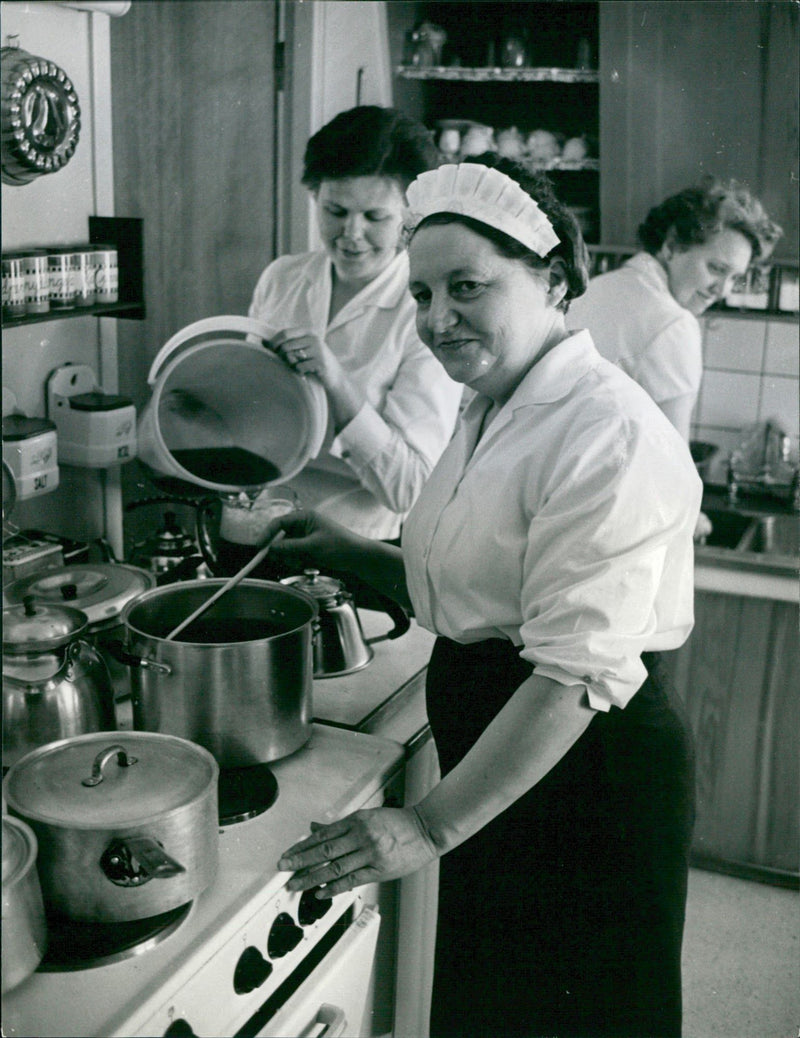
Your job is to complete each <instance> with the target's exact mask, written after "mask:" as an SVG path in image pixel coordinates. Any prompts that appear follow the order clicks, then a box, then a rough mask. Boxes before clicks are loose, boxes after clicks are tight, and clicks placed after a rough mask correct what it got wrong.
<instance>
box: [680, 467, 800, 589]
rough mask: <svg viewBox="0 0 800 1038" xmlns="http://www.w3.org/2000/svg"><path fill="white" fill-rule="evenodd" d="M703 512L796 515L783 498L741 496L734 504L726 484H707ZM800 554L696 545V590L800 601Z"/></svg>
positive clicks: (753, 515)
mask: <svg viewBox="0 0 800 1038" xmlns="http://www.w3.org/2000/svg"><path fill="white" fill-rule="evenodd" d="M702 508H703V511H704V512H707V511H717V512H730V513H736V514H739V515H745V516H749V517H752V518H754V519H757V518H760V517H763V516H767V515H795V516H797V513H796V512H793V511H792V509H791V508H790V507H789V506H788V505H787V504H785V503H784V502H782V501H780V500H777V499H771V498H766V497H763V498H762V497H751V496H748V497H741V498H740V499H739V500H738V501H737V502H736V503H735V504H731V502H730V501H729V500H728V495H727V491H726V488H725V487H717V486H706V487H705V489H704V492H703V504H702ZM797 521H798V522H800V516H797ZM799 569H800V562H799V561H798V559H797V558H787V557H786V556H783V555H780V556H771V555H768V554H764V553H761V552H750V551H737V550H733V549H730V548H717V547H711V546H708V545H702V544H697V545H695V590H697V591H717V592H720V593H722V594H732V595H742V596H744V597H747V598H771V599H776V600H778V601H783V602H798V601H800V581H799V580H798V570H799Z"/></svg>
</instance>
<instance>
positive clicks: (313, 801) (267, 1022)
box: [3, 725, 403, 1038]
mask: <svg viewBox="0 0 800 1038" xmlns="http://www.w3.org/2000/svg"><path fill="white" fill-rule="evenodd" d="M119 737H120V741H121V742H122V743H123V744H124V733H122V732H121V733H119ZM402 758H403V751H402V748H401V747H400V746H399V745H397V744H396V743H394V742H391V741H388V740H385V739H380V738H377V737H375V736H368V735H363V734H359V733H355V732H347V731H340V730H337V729H335V728H333V727H329V726H323V725H314V728H313V734H312V738H311V739H310V741H309V742H308V743H307V744H306V745H305V746H304V747H303V748H302V749H300V750H299V751H298V752H296V753H295V754H293V755H292V756H290V757H286V758H284V759H283V760H281V761H277V762H275V763H274V764H273V765H272V767H273V769H274V773H275V776H276V778H277V783H278V789H279V793H278V797H277V799H276V800H275V802H274V803H273V804H272V806H271V807H269V809H268V810H266V811H264V812H263V813H261V814H260V815H258V816H257V817H256V818H253V819H250V820H248V821H244V822H240V823H238V824H236V825H233V826H232V827H229V828H225V829H224V830H222V832H221V834H220V846H219V865H218V871H217V876H216V879H215V881H214V882H213V883H212V885H211V886H210V887H209V888H208V889H206V890H205V891H204V892H203V893H201V894H200V895H199V896H197V897H196V899H195V900H194V901H193V902H192V903H191V906H190V907H189V909H188V910H182V914H181V912H179V913H178V914H177V916H175V917H174V918H173V913H167V915H168V916H169V918H165V919H163V920H162V923H163V927H164V931H163V932H159V931H158V930H154V929H153V928H150V929H147V928H145V929H144V930H143V932H142V934H141V936H140V937H139V940H138V941H137V939H136V935H135V933H132V932H129V929H128V928H127V927H126V926H122V925H120V924H117V925H116V926H114V927H112V928H111V929H112V930H114V935H112V936H116V938H117V940H118V946H117V947H114V945H113V944H109V945H107V946H106V947H105V948H103V949H102V950H101V949H100V947H99V946H98V945H97V944H94V943H89V945H88V946H84V947H81V945H80V943H79V940H78V938H77V937H75V936H74V935H73V934H72V933H66V934H64V933H62V934H59V933H58V932H55V933H54V932H52V931H51V932H50V945H49V947H48V951H47V953H46V955H45V958H44V960H43V961H42V963H41V965H40V966H39V969H38V970H37V971H36V972H35V973H34V974H33V975H31V976H30V977H29V978H28V979H27V980H25V981H23V983H22V984H20V985H19V986H18V987H17V988H16V989H15V990H14V991H12V992H10V993H9V994H8V995H6V997H5V998H4V1012H3V1030H4V1033H5V1034H7V1035H34V1034H35V1035H37V1036H39V1038H46V1036H51V1035H74V1036H104V1038H113V1036H131V1038H133V1036H139V1035H141V1036H145V1035H146V1036H157V1035H179V1034H184V1035H189V1034H205V1035H215V1036H218V1038H224V1036H232V1035H235V1034H248V1035H264V1036H268V1035H274V1036H285V1035H288V1034H312V1033H315V1034H319V1033H325V1027H326V1026H327V1028H328V1031H327V1033H332V1034H335V1033H339V1034H348V1035H358V1034H364V1033H369V1021H368V1019H367V1020H366V1021H365V1019H364V1018H365V1016H368V1006H367V997H368V996H367V992H368V989H369V985H370V983H371V978H372V972H373V962H374V958H375V947H376V941H377V934H378V928H379V925H380V914H379V912H378V910H377V909H375V908H374V907H372V906H371V905H370V903H369V902H370V900H371V894H372V893H373V891H372V888H370V887H361V888H358V889H357V890H356V891H351V892H349V893H347V894H340V895H338V896H337V897H335V898H333V899H332V900H320V899H317V898H315V897H314V896H313V892H305V893H304V894H302V895H301V894H297V893H289V892H288V891H287V890H286V881H287V879H288V875H287V874H286V873H281V872H278V871H277V868H276V865H275V863H276V861H277V859H278V857H279V855H280V853H281V851H283V850H285V849H286V848H287V847H288V846H289V845H290V844H292V843H293V842H295V841H296V840H298V839H300V838H302V837H303V836H305V835H306V834H307V832H308V828H309V824H310V822H311V821H312V820H316V821H323V822H324V821H330V820H333V819H335V818H338V817H340V816H342V815H344V814H347V813H348V812H350V811H354V810H357V809H358V808H360V807H371V806H379V805H380V804H382V803H384V801H385V800H386V799H387V798H388V799H389V800H390V802H396V798H397V796H398V792H397V790H398V788H399V787H400V786H401V782H402V778H401V776H402V770H401V769H402V763H403V761H402ZM82 955H85V956H86V958H85V959H84V960H83V961H79V959H80V957H81V956H82ZM336 1028H338V1030H336Z"/></svg>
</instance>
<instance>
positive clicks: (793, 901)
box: [683, 869, 800, 1038]
mask: <svg viewBox="0 0 800 1038" xmlns="http://www.w3.org/2000/svg"><path fill="white" fill-rule="evenodd" d="M683 1035H684V1038H798V1036H800V895H798V893H797V891H794V890H786V889H783V888H780V887H773V886H768V885H766V884H763V883H754V882H751V881H748V880H742V879H734V878H733V877H731V876H724V875H721V874H719V873H715V872H706V871H704V870H701V869H692V870H691V872H690V874H689V900H688V904H687V909H686V931H685V936H684V943H683Z"/></svg>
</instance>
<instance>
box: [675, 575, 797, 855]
mask: <svg viewBox="0 0 800 1038" xmlns="http://www.w3.org/2000/svg"><path fill="white" fill-rule="evenodd" d="M797 635H798V607H797V606H796V605H794V604H792V603H788V602H776V601H772V600H769V599H760V598H745V597H743V596H737V595H724V594H717V593H714V592H703V591H698V592H697V593H696V595H695V628H694V630H693V632H692V634H691V636H690V638H689V640H688V641H687V643H686V644H685V645H684V646H683V647H682V648H681V649H679V650H678V651H677V652H676V653H674V654H673V660H672V664H673V669H674V675H675V680H676V684H677V686H678V690H679V692H680V694H681V696H682V698H683V700H684V702H685V703H686V707H687V711H688V714H689V718H690V721H691V725H692V729H693V731H694V736H695V743H696V752H697V822H696V825H695V837H694V850H695V852H696V853H697V854H698V855H700V856H702V857H704V858H706V859H708V860H709V861H714V860H716V861H719V862H730V863H737V864H748V865H751V866H754V867H756V868H758V867H761V868H763V869H774V870H779V871H784V872H791V873H794V874H797V872H798V868H800V832H799V830H798V815H797V790H798V788H800V764H799V763H798V762H799V760H800V755H799V754H798V749H799V748H800V726H799V725H798V722H799V721H800V688H799V687H798V682H797V675H798V673H800V644H799V643H798V636H797Z"/></svg>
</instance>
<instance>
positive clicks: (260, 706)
mask: <svg viewBox="0 0 800 1038" xmlns="http://www.w3.org/2000/svg"><path fill="white" fill-rule="evenodd" d="M224 583H225V581H224V580H221V579H209V580H187V581H184V582H182V583H179V584H172V585H168V586H165V587H161V588H154V589H153V590H151V591H146V592H145V593H144V594H143V595H140V596H139V598H137V599H136V600H135V601H134V602H131V603H130V604H129V605H128V606H126V608H125V610H124V612H123V614H122V621H123V624H124V625H125V636H126V649H127V652H128V656H127V658H128V661H129V664H130V666H131V687H132V696H133V726H134V728H136V729H138V730H140V731H149V732H165V733H168V734H170V735H178V736H180V737H182V738H184V739H191V740H192V741H193V742H196V743H199V744H200V745H201V746H204V747H205V748H206V749H207V750H209V751H210V752H211V753H212V754H213V755H214V757H215V758H216V759H217V761H218V763H219V764H220V766H221V767H247V766H250V765H253V764H267V763H269V762H270V761H273V760H277V759H278V758H280V757H286V756H288V755H289V754H290V753H294V751H295V750H298V749H299V748H300V747H301V746H302V745H304V743H306V742H307V741H308V739H309V738H310V736H311V718H312V691H313V676H314V675H313V659H312V638H313V627H314V625H315V624H316V621H317V614H318V608H317V603H316V602H315V600H314V599H313V598H312V597H311V596H310V595H307V594H306V593H305V592H303V591H299V590H296V589H295V588H290V587H283V586H282V585H281V584H277V583H272V582H271V581H268V580H248V579H245V580H242V581H241V583H239V584H238V585H237V586H236V587H234V588H231V590H230V591H228V592H227V593H226V594H225V595H223V596H222V598H220V599H219V601H218V602H217V603H215V604H214V605H213V606H211V607H210V608H209V610H208V611H207V612H206V613H204V614H203V616H201V617H200V618H199V619H198V620H196V621H195V622H194V623H192V624H190V625H189V626H188V627H187V628H186V630H184V631H182V632H181V633H180V634H179V635H178V637H177V638H175V639H174V640H170V639H168V638H167V635H168V634H169V633H170V632H171V631H172V630H173V629H174V628H175V627H176V626H177V625H178V624H179V623H180V621H181V620H184V619H186V617H187V616H189V615H190V614H191V613H192V612H194V610H195V609H197V608H199V606H201V605H202V604H203V602H205V601H206V600H207V599H208V598H210V597H211V595H212V594H214V593H215V592H216V591H218V590H219V588H220V587H221V586H222V585H223V584H224Z"/></svg>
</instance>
